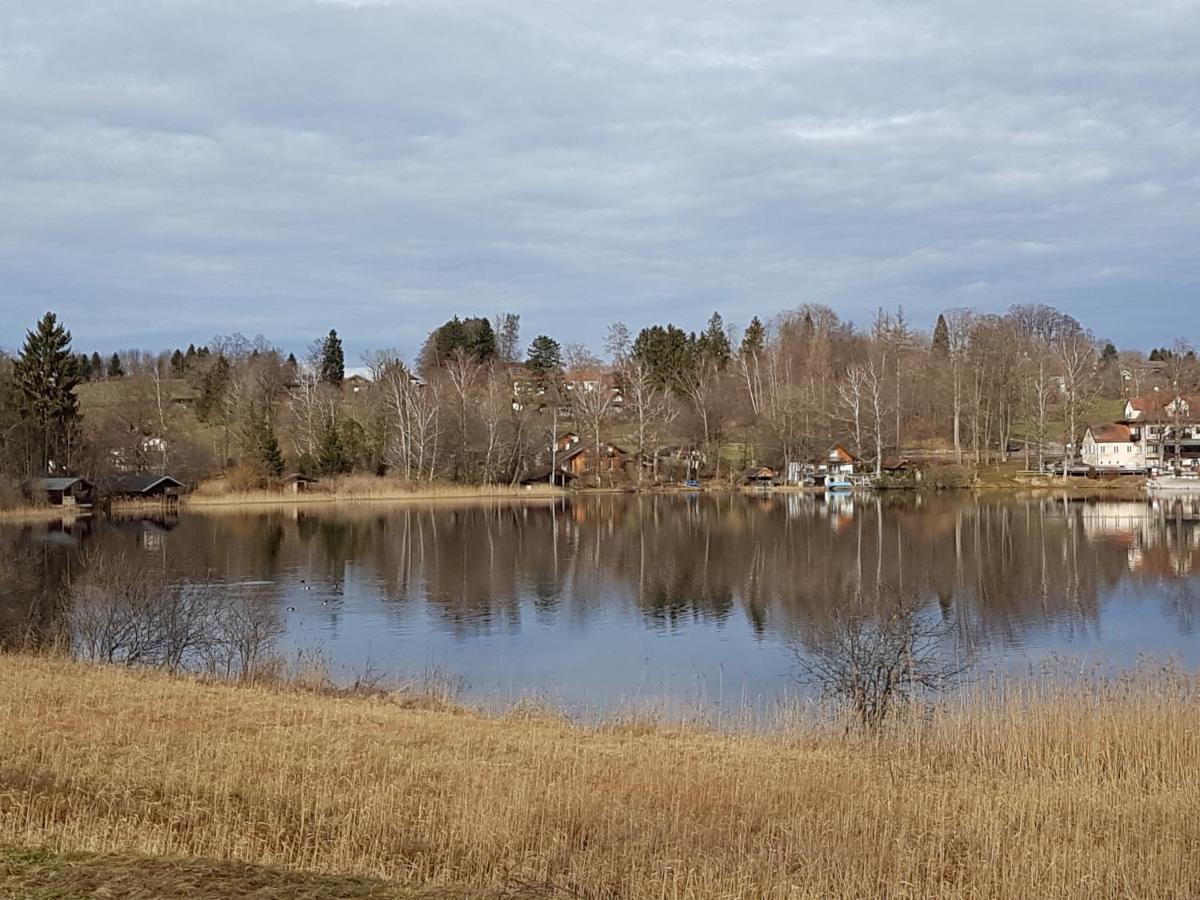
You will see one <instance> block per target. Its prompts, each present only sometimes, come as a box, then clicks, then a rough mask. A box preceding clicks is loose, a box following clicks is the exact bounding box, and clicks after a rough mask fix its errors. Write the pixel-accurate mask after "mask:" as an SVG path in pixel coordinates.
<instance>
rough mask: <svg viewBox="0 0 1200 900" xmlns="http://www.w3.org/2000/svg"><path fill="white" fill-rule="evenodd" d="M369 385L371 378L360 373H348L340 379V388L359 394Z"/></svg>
mask: <svg viewBox="0 0 1200 900" xmlns="http://www.w3.org/2000/svg"><path fill="white" fill-rule="evenodd" d="M370 386H371V379H369V378H366V377H364V376H362V375H348V376H346V378H345V379H343V381H342V389H343V390H345V391H348V392H350V393H351V394H361V393H362V392H363V391H365V390H367V389H368V388H369V387H370Z"/></svg>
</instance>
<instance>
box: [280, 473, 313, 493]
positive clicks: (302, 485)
mask: <svg viewBox="0 0 1200 900" xmlns="http://www.w3.org/2000/svg"><path fill="white" fill-rule="evenodd" d="M279 483H280V484H281V485H283V489H284V490H285V491H286V492H287V493H289V494H303V493H304V492H305V491H307V490H308V489H309V487H310V486H311V485H314V484H316V483H317V479H315V478H310V477H309V476H308V475H305V474H304V473H303V472H293V473H292V474H291V475H285V476H284V477H283V478H282V479H280V482H279Z"/></svg>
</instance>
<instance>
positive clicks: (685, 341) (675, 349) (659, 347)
mask: <svg viewBox="0 0 1200 900" xmlns="http://www.w3.org/2000/svg"><path fill="white" fill-rule="evenodd" d="M697 343H698V341H697V339H696V337H695V335H691V334H687V333H686V332H684V331H683V329H681V328H677V327H676V326H674V325H667V326H666V327H665V328H664V327H663V326H662V325H651V326H650V327H649V328H643V329H642V330H641V331H640V332H638V336H637V340H635V341H634V342H633V357H634V358H635V359H639V360H641V361H642V362H644V363H645V364H646V365H647V366H649V368H650V374H651V376H652V377H653V379H654V381H655V383H656V384H657V385H658V386H660V387H677V386H678V385H679V384H680V383H681V381H682V380H683V379H684V377H685V376H686V375H687V374H688V373H690V372H691V371H693V369H694V368H695V365H696V357H697V350H698V347H697Z"/></svg>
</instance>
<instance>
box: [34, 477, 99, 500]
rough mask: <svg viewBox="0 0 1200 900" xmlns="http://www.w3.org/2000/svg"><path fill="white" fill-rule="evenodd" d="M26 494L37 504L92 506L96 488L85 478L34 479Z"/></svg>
mask: <svg viewBox="0 0 1200 900" xmlns="http://www.w3.org/2000/svg"><path fill="white" fill-rule="evenodd" d="M25 493H26V494H27V495H28V496H29V499H31V500H32V501H34V502H35V503H48V504H50V505H51V506H68V507H70V506H91V505H92V496H93V494H94V493H95V487H94V486H93V485H92V483H91V482H90V481H88V480H87V479H85V478H73V477H61V478H32V479H30V480H29V481H27V482H25Z"/></svg>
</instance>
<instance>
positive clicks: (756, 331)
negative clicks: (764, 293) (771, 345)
mask: <svg viewBox="0 0 1200 900" xmlns="http://www.w3.org/2000/svg"><path fill="white" fill-rule="evenodd" d="M766 345H767V330H766V329H765V328H763V323H762V322H761V321H759V318H758V316H755V317H754V318H753V319H751V320H750V324H749V325H747V326H746V333H745V334H743V335H742V346H741V348H740V349H739V353H740V354H741V355H742V356H744V357H747V358H753V357H758V356H762V354H763V351H764V350H765V349H766Z"/></svg>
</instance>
